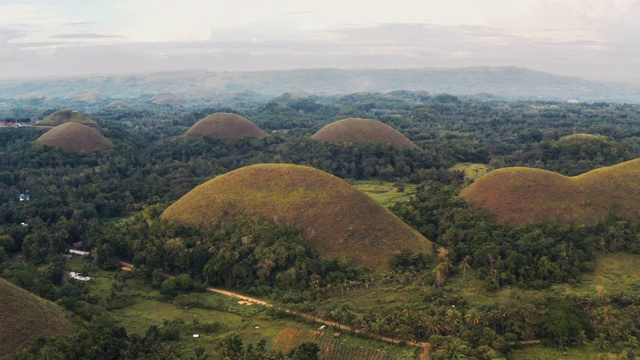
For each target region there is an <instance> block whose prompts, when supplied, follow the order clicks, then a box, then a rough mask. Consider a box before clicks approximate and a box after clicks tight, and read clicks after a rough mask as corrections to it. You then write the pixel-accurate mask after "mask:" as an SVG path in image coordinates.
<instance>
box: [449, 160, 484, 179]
mask: <svg viewBox="0 0 640 360" xmlns="http://www.w3.org/2000/svg"><path fill="white" fill-rule="evenodd" d="M449 170H452V171H462V172H464V179H465V180H477V179H479V178H480V177H482V176H484V175H486V174H487V173H488V172H489V165H486V164H478V163H470V162H464V163H457V164H455V165H454V166H452V167H450V168H449Z"/></svg>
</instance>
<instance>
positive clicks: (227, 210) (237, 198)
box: [162, 164, 431, 273]
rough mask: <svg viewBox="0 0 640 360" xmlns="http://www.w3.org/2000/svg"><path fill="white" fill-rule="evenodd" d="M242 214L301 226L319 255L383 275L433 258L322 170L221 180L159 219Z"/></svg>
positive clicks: (259, 172) (380, 210) (275, 167)
mask: <svg viewBox="0 0 640 360" xmlns="http://www.w3.org/2000/svg"><path fill="white" fill-rule="evenodd" d="M238 215H244V216H249V217H251V218H254V219H261V220H268V221H272V222H276V223H281V224H288V225H296V226H300V227H301V228H302V229H303V235H304V236H305V237H306V238H307V239H309V240H310V246H311V248H312V249H313V250H314V251H316V252H317V253H318V254H319V255H320V256H322V257H324V258H327V259H331V258H347V259H349V260H350V261H352V262H354V263H357V264H360V265H363V266H365V267H368V268H370V269H373V270H374V271H375V272H378V273H379V272H382V271H384V270H386V269H387V268H388V264H387V260H388V259H387V258H388V256H389V255H390V254H392V253H396V252H398V251H400V250H402V249H405V248H406V249H412V250H413V251H415V252H421V253H429V252H431V243H430V242H429V241H428V240H427V239H425V238H424V237H423V236H422V235H420V234H419V233H418V232H417V231H415V230H414V229H412V228H411V227H410V226H408V225H407V224H405V223H404V222H402V221H401V220H400V219H398V218H397V217H395V215H393V214H392V213H391V212H389V211H388V210H387V209H385V208H384V207H382V206H380V205H379V204H377V203H376V202H375V201H374V200H372V199H371V198H369V197H368V196H367V195H365V194H364V193H362V192H360V191H358V190H356V189H354V188H353V187H351V186H349V185H348V184H347V183H345V182H344V181H342V180H341V179H339V178H337V177H335V176H333V175H330V174H327V173H325V172H323V171H320V170H317V169H314V168H310V167H306V166H298V165H284V164H263V165H253V166H248V167H245V168H241V169H238V170H235V171H232V172H230V173H227V174H224V175H220V176H218V177H216V178H214V179H212V180H209V181H208V182H206V183H204V184H202V185H200V186H198V187H196V188H195V189H193V190H192V191H191V192H189V193H188V194H186V195H185V196H183V197H182V198H181V199H180V200H178V201H177V202H176V203H174V204H173V205H171V206H170V207H169V208H167V209H166V210H165V212H164V213H163V214H162V217H163V218H165V219H176V220H179V221H183V222H186V223H191V224H209V223H213V222H220V221H225V220H226V219H229V218H233V217H234V216H238Z"/></svg>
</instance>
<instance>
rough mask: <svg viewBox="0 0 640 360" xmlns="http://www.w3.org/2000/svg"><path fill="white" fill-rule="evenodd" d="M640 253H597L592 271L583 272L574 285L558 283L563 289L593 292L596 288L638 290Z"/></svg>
mask: <svg viewBox="0 0 640 360" xmlns="http://www.w3.org/2000/svg"><path fill="white" fill-rule="evenodd" d="M638 264H640V255H633V254H625V253H614V254H603V255H599V256H598V257H597V259H596V267H595V270H594V272H593V273H590V274H584V275H583V276H582V281H581V282H580V284H578V285H576V286H569V285H558V287H559V288H560V289H562V290H564V291H571V292H579V293H585V292H588V293H595V291H596V290H597V289H598V288H601V289H603V290H605V291H606V292H609V293H611V292H618V291H628V292H639V291H640V267H639V266H638Z"/></svg>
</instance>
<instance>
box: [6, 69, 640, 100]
mask: <svg viewBox="0 0 640 360" xmlns="http://www.w3.org/2000/svg"><path fill="white" fill-rule="evenodd" d="M393 90H412V91H427V92H429V93H432V94H441V93H448V94H452V95H469V96H482V97H495V98H499V99H507V100H559V101H568V100H578V101H588V102H596V101H597V102H599V101H604V102H629V103H640V85H630V84H620V83H608V82H598V81H589V80H584V79H581V78H577V77H568V76H559V75H553V74H550V73H545V72H540V71H533V70H529V69H524V68H517V67H470V68H455V69H442V68H440V69H436V68H422V69H387V70H340V69H299V70H285V71H255V72H210V71H204V70H186V71H175V72H162V73H152V74H136V75H115V76H94V77H86V78H55V79H54V78H47V79H39V80H30V81H24V80H21V81H17V80H16V81H2V82H0V98H5V99H7V98H16V97H18V98H37V97H51V98H62V97H67V98H73V97H78V96H85V95H86V94H88V93H91V94H93V95H95V94H99V95H106V97H108V98H112V99H125V98H134V97H139V96H143V95H146V94H148V95H150V96H153V95H156V94H159V93H171V94H175V95H176V96H181V97H183V98H185V99H189V98H191V99H203V98H206V97H207V96H211V97H213V96H220V95H223V94H234V93H247V94H255V95H263V96H268V97H272V96H277V95H281V94H283V93H295V92H304V93H307V94H318V95H329V94H345V93H353V92H388V91H393ZM79 94H80V95H79ZM82 94H85V95H82ZM95 97H96V96H92V97H91V98H95Z"/></svg>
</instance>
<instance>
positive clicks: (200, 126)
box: [184, 113, 265, 141]
mask: <svg viewBox="0 0 640 360" xmlns="http://www.w3.org/2000/svg"><path fill="white" fill-rule="evenodd" d="M264 135H265V133H264V131H262V130H260V128H259V127H258V126H257V125H256V124H254V123H252V122H251V121H249V120H247V119H245V118H244V117H242V116H240V115H236V114H229V113H215V114H212V115H209V116H207V117H205V118H204V119H201V120H200V121H198V122H197V123H195V125H193V126H192V127H191V129H189V130H188V131H187V132H186V134H184V136H185V137H186V138H187V139H191V140H195V139H202V138H204V137H205V136H211V137H216V138H220V139H223V140H226V141H233V140H236V139H239V138H243V137H246V136H254V137H262V136H264Z"/></svg>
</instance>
